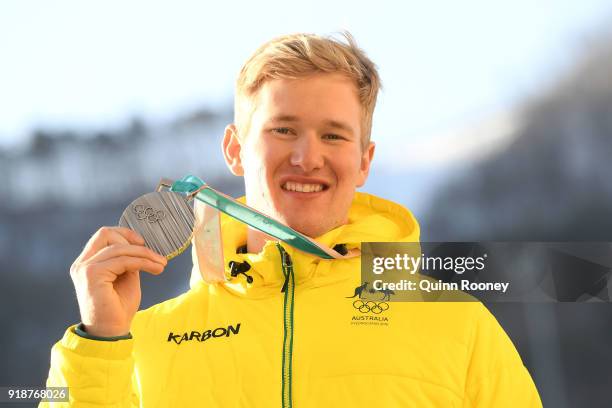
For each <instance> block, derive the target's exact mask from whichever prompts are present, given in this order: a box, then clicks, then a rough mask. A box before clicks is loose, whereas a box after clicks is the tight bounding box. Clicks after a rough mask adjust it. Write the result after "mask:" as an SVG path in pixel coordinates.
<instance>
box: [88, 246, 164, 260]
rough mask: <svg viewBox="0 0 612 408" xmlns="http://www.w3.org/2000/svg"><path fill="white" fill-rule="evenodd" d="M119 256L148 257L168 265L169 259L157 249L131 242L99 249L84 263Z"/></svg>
mask: <svg viewBox="0 0 612 408" xmlns="http://www.w3.org/2000/svg"><path fill="white" fill-rule="evenodd" d="M118 256H135V257H139V258H147V259H150V260H151V261H153V262H157V263H161V264H162V265H166V264H167V263H168V260H167V259H166V257H165V256H163V255H160V254H158V253H156V252H155V251H153V250H151V249H149V248H147V247H144V246H139V245H130V244H113V245H111V246H107V247H105V248H102V249H101V250H100V251H98V252H97V253H96V254H95V255H93V256H92V257H90V258H89V259H87V260H86V261H84V262H83V263H84V264H93V263H99V262H103V261H105V260H107V259H110V258H115V257H118Z"/></svg>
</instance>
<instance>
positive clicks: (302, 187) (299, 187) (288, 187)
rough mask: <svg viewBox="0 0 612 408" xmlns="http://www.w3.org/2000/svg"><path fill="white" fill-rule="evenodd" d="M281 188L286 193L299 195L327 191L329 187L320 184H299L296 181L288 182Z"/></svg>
mask: <svg viewBox="0 0 612 408" xmlns="http://www.w3.org/2000/svg"><path fill="white" fill-rule="evenodd" d="M281 188H282V189H283V190H285V191H296V192H299V193H318V192H321V191H325V190H327V189H328V186H326V185H325V184H319V183H297V182H295V181H287V182H286V183H285V184H283V185H282V186H281Z"/></svg>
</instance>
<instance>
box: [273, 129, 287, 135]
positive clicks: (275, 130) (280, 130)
mask: <svg viewBox="0 0 612 408" xmlns="http://www.w3.org/2000/svg"><path fill="white" fill-rule="evenodd" d="M272 131H273V132H276V133H280V134H281V135H288V134H289V132H291V129H289V128H286V127H281V128H274V129H272Z"/></svg>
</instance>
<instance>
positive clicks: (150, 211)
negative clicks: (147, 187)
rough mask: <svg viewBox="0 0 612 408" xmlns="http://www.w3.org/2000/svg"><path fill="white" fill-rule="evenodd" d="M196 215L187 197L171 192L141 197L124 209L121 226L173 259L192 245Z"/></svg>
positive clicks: (157, 192)
mask: <svg viewBox="0 0 612 408" xmlns="http://www.w3.org/2000/svg"><path fill="white" fill-rule="evenodd" d="M194 223H195V217H194V213H193V208H192V206H191V204H190V202H189V200H188V198H187V197H186V196H185V195H183V194H180V193H176V192H172V191H155V192H152V193H148V194H145V195H143V196H140V197H138V198H137V199H135V200H134V201H132V203H131V204H130V205H129V206H128V207H127V208H126V209H125V210H124V211H123V214H122V215H121V218H120V219H119V226H121V227H126V228H130V229H133V230H134V231H136V232H137V233H139V234H140V235H141V236H142V237H143V238H144V240H145V246H146V247H147V248H150V249H151V250H153V251H155V252H157V253H158V254H160V255H163V256H165V257H166V259H172V258H174V257H175V256H177V255H179V254H180V253H181V252H183V251H184V250H185V249H187V247H189V245H190V244H191V238H192V236H193V229H194Z"/></svg>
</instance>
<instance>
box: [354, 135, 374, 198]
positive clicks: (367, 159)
mask: <svg viewBox="0 0 612 408" xmlns="http://www.w3.org/2000/svg"><path fill="white" fill-rule="evenodd" d="M375 148H376V145H375V144H374V142H370V143H369V144H368V147H366V148H365V149H364V150H363V153H362V154H361V164H360V168H359V179H358V182H357V187H361V186H363V185H364V184H365V182H366V180H367V179H368V174H370V165H371V164H372V159H373V158H374V150H375Z"/></svg>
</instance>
